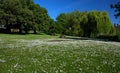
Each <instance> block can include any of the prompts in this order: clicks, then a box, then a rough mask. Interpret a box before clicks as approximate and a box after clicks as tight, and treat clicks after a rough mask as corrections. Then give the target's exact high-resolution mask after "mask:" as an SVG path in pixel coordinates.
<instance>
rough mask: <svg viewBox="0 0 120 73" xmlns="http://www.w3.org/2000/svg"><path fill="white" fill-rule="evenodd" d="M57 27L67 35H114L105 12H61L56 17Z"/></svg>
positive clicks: (114, 32) (112, 27) (113, 29)
mask: <svg viewBox="0 0 120 73" xmlns="http://www.w3.org/2000/svg"><path fill="white" fill-rule="evenodd" d="M57 25H58V26H59V27H58V28H57V29H58V30H59V33H60V32H64V33H65V34H67V35H73V36H84V37H97V36H100V35H111V36H112V35H115V34H116V30H115V28H114V26H113V25H112V23H111V21H110V19H109V17H108V13H107V12H99V11H90V12H80V11H77V10H76V11H74V12H71V13H61V14H60V15H59V16H58V17H57Z"/></svg>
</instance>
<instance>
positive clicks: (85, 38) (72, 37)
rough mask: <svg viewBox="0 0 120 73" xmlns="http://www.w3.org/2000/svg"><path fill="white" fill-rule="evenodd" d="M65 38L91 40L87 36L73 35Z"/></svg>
mask: <svg viewBox="0 0 120 73" xmlns="http://www.w3.org/2000/svg"><path fill="white" fill-rule="evenodd" d="M65 39H73V40H92V39H91V38H87V37H74V36H66V37H65Z"/></svg>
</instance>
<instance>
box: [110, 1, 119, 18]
mask: <svg viewBox="0 0 120 73" xmlns="http://www.w3.org/2000/svg"><path fill="white" fill-rule="evenodd" d="M111 8H113V9H115V12H116V14H115V17H116V18H118V17H119V16H120V1H119V2H118V3H116V4H111Z"/></svg>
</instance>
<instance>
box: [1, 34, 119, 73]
mask: <svg viewBox="0 0 120 73" xmlns="http://www.w3.org/2000/svg"><path fill="white" fill-rule="evenodd" d="M58 37H59V36H50V35H45V34H44V35H33V34H29V35H11V34H0V73H119V72H120V43H119V42H105V41H98V40H86V39H84V40H83V39H82V40H80V39H77V40H76V39H60V38H58Z"/></svg>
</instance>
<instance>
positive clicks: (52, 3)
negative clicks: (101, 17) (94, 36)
mask: <svg viewBox="0 0 120 73" xmlns="http://www.w3.org/2000/svg"><path fill="white" fill-rule="evenodd" d="M118 1H119V0H34V2H35V3H36V4H39V5H40V6H41V7H44V8H46V9H47V10H48V14H49V15H50V17H51V18H52V19H55V18H56V17H57V16H58V15H59V14H60V13H68V12H72V11H74V10H79V11H81V12H83V11H92V10H98V11H107V12H108V13H109V17H110V20H111V21H112V23H120V20H119V19H115V17H114V14H115V12H114V10H113V9H110V4H115V3H117V2H118Z"/></svg>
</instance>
